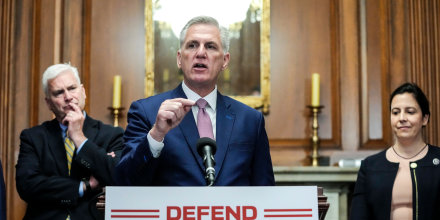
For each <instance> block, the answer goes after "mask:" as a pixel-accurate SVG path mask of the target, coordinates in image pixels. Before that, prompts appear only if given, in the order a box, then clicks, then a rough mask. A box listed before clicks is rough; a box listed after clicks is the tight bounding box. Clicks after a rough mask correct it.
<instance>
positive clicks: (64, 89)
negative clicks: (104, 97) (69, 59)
mask: <svg viewBox="0 0 440 220" xmlns="http://www.w3.org/2000/svg"><path fill="white" fill-rule="evenodd" d="M47 89H48V95H47V97H46V98H45V100H46V104H47V106H48V107H49V109H50V110H51V111H52V112H53V113H54V114H55V116H56V118H57V120H58V121H60V122H61V121H62V120H63V118H64V117H65V116H66V114H67V113H68V112H69V111H73V109H72V107H71V106H70V105H71V104H72V105H77V106H78V107H79V108H80V109H81V110H84V106H85V100H86V92H85V90H84V87H83V85H82V84H79V83H78V81H77V80H76V78H75V76H74V75H73V73H72V72H71V71H70V70H66V71H64V72H62V73H61V74H59V75H58V76H57V77H55V78H53V79H50V80H49V81H48V82H47Z"/></svg>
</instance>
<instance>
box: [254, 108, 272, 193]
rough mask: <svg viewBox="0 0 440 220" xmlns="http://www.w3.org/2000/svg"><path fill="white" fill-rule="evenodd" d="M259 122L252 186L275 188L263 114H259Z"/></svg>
mask: <svg viewBox="0 0 440 220" xmlns="http://www.w3.org/2000/svg"><path fill="white" fill-rule="evenodd" d="M258 120H259V126H258V127H259V128H258V135H257V138H258V140H257V142H256V149H255V151H254V157H253V166H252V178H251V185H253V186H273V185H275V178H274V174H273V167H272V160H271V156H270V149H269V141H268V138H267V133H266V129H265V127H264V124H265V123H264V117H263V115H262V114H261V113H259V119H258Z"/></svg>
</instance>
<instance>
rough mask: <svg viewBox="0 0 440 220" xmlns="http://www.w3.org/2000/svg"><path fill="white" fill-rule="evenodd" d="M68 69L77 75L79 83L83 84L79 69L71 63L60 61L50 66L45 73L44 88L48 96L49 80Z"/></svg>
mask: <svg viewBox="0 0 440 220" xmlns="http://www.w3.org/2000/svg"><path fill="white" fill-rule="evenodd" d="M66 70H70V71H71V72H72V73H73V75H74V76H75V78H76V80H77V81H78V84H81V80H80V79H79V74H78V69H76V67H74V66H72V65H70V63H60V64H55V65H52V66H49V67H48V68H47V69H46V70H45V71H44V73H43V79H42V83H43V90H44V93H45V94H46V97H48V96H49V89H48V88H47V81H49V80H51V79H53V78H55V77H57V76H58V75H59V74H61V73H63V72H64V71H66Z"/></svg>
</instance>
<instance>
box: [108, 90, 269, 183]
mask: <svg viewBox="0 0 440 220" xmlns="http://www.w3.org/2000/svg"><path fill="white" fill-rule="evenodd" d="M178 97H183V98H186V96H185V93H184V92H183V90H182V86H181V85H179V86H178V87H177V88H176V89H174V90H172V91H168V92H166V93H163V94H159V95H156V96H153V97H149V98H147V99H142V100H138V101H136V102H133V103H132V105H131V107H130V110H129V112H128V117H127V118H128V126H127V128H126V131H125V133H124V141H125V147H124V150H123V153H122V158H121V161H120V163H119V164H118V166H117V168H116V176H117V179H116V182H117V183H118V184H120V185H136V186H204V185H206V182H205V179H204V169H205V168H204V165H203V162H202V158H201V157H200V156H199V155H198V153H197V149H196V143H197V140H198V139H199V138H200V137H199V133H198V131H197V126H196V123H195V120H194V116H193V114H192V113H191V112H189V113H188V114H186V115H185V117H184V119H183V120H182V122H181V123H180V124H179V125H178V126H177V127H176V128H174V129H172V130H170V131H169V133H168V134H167V135H166V136H165V139H164V148H163V150H162V152H161V154H160V156H159V157H158V158H153V156H152V153H151V151H150V147H149V143H148V139H147V134H148V132H149V130H150V129H151V128H152V126H153V124H154V123H155V120H156V115H157V111H158V109H159V107H160V105H161V103H162V102H163V101H164V100H166V99H173V98H178ZM216 113H217V118H216V126H217V127H216V131H217V135H216V142H217V153H216V154H215V161H216V164H215V170H216V180H215V182H214V185H217V186H249V185H252V186H255V185H274V175H273V169H272V162H271V157H270V152H269V143H268V139H267V134H266V130H265V128H264V118H263V115H262V114H261V113H260V112H258V111H256V110H255V109H252V108H250V107H248V106H246V105H244V104H242V103H240V102H237V101H235V100H233V99H231V98H229V97H226V96H223V95H221V94H220V93H218V95H217V110H216Z"/></svg>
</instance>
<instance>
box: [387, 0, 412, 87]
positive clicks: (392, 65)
mask: <svg viewBox="0 0 440 220" xmlns="http://www.w3.org/2000/svg"><path fill="white" fill-rule="evenodd" d="M389 12H390V15H389V20H390V21H389V22H390V23H389V26H390V32H389V39H390V44H389V74H388V75H389V76H390V84H389V85H390V86H389V87H390V92H392V91H393V90H394V89H395V88H397V87H398V86H400V85H401V84H402V83H403V82H405V81H406V80H407V75H408V72H409V38H408V25H407V24H408V1H401V0H391V1H390V10H389Z"/></svg>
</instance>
